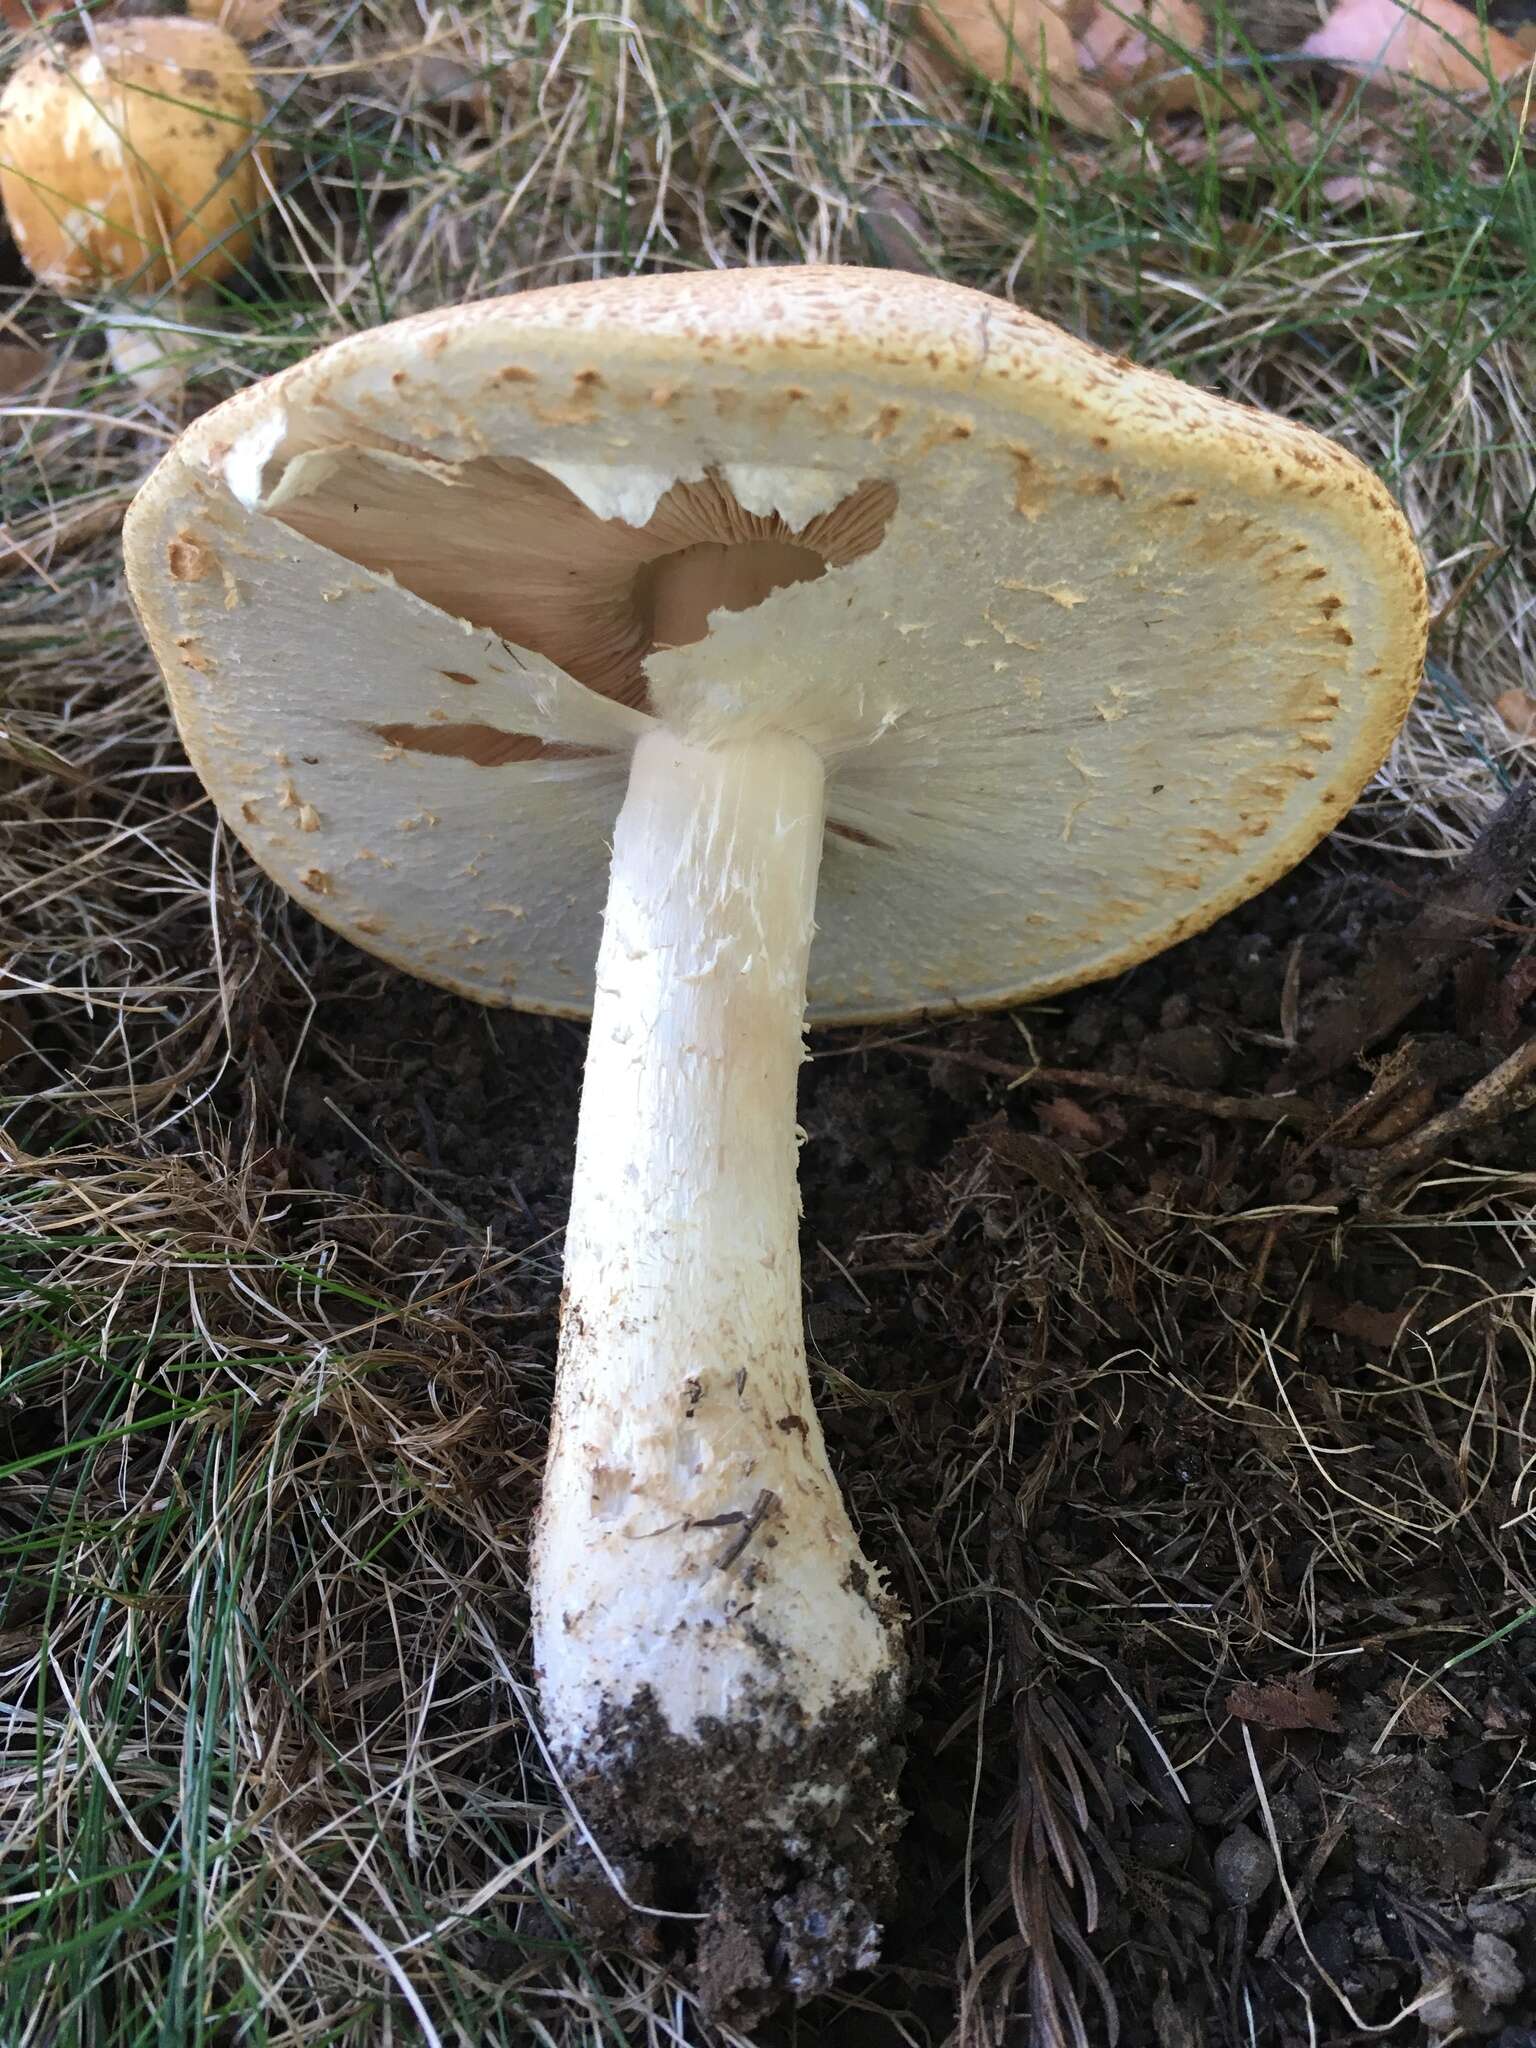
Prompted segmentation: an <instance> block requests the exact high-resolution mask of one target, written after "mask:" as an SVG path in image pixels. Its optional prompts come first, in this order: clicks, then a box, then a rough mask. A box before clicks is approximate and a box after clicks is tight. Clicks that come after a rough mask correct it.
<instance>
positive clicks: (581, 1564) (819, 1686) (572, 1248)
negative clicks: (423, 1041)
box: [533, 730, 901, 2010]
mask: <svg viewBox="0 0 1536 2048" xmlns="http://www.w3.org/2000/svg"><path fill="white" fill-rule="evenodd" d="M823 781H824V776H823V769H822V763H821V758H820V756H819V755H818V754H817V753H816V751H815V750H814V749H813V748H812V747H810V746H808V745H807V744H806V743H805V742H804V741H802V740H799V739H795V738H791V737H785V736H772V737H767V738H759V739H755V740H751V741H747V742H742V743H737V744H733V745H728V746H719V747H712V748H706V747H700V746H695V745H692V744H690V743H688V742H687V741H684V740H681V739H679V738H677V737H676V736H674V735H673V734H672V733H670V732H668V731H665V730H660V731H656V732H653V733H649V734H647V735H646V736H645V737H644V738H643V739H642V740H641V741H640V743H639V745H638V746H637V747H636V749H635V754H634V760H633V766H632V768H631V772H630V780H629V789H628V794H627V796H626V799H625V803H624V807H623V810H622V812H621V814H620V817H619V821H618V825H617V828H616V830H615V834H614V845H613V864H612V870H611V877H610V883H609V894H608V905H607V914H606V922H605V927H604V933H603V942H602V948H601V951H600V953H599V956H598V966H597V994H596V1001H595V1004H594V1007H593V1014H592V1036H591V1043H590V1047H589V1051H588V1055H587V1069H586V1080H585V1085H584V1092H583V1096H582V1105H581V1119H580V1127H579V1133H578V1138H577V1150H576V1173H575V1184H574V1187H573V1190H572V1198H571V1214H570V1223H569V1227H568V1231H567V1236H566V1254H565V1284H566V1300H565V1313H564V1320H563V1325H562V1330H561V1343H560V1364H559V1378H558V1385H557V1391H556V1404H555V1409H556V1412H555V1421H554V1430H553V1434H552V1439H551V1445H550V1452H549V1462H548V1466H547V1469H546V1476H545V1490H544V1502H543V1509H542V1516H541V1522H540V1529H539V1537H538V1544H537V1549H536V1554H535V1562H534V1584H533V1592H534V1609H535V1629H536V1635H537V1650H538V1662H539V1673H540V1686H541V1692H542V1698H543V1703H544V1710H545V1715H546V1719H547V1721H548V1724H549V1727H550V1731H551V1737H552V1741H553V1746H554V1749H555V1752H556V1755H557V1757H558V1758H559V1759H560V1761H561V1763H562V1766H563V1767H564V1768H565V1770H566V1771H567V1773H568V1775H569V1778H570V1781H571V1783H572V1789H573V1791H574V1792H575V1794H576V1797H577V1801H578V1805H579V1806H581V1808H582V1810H583V1811H584V1813H585V1814H586V1816H587V1817H588V1819H589V1820H590V1821H591V1822H592V1824H593V1826H594V1830H595V1832H596V1834H597V1836H598V1839H599V1840H600V1841H601V1842H602V1844H603V1846H604V1849H605V1852H606V1853H607V1854H608V1855H609V1857H610V1858H611V1859H612V1861H613V1862H614V1863H616V1864H617V1865H618V1866H619V1867H620V1869H621V1870H622V1871H623V1873H624V1875H625V1879H626V1888H627V1889H628V1891H629V1894H630V1897H631V1898H632V1899H635V1898H638V1899H639V1900H640V1901H641V1902H643V1901H644V1898H645V1896H646V1892H647V1883H648V1873H649V1874H650V1876H654V1874H655V1870H656V1865H655V1860H654V1855H653V1853H652V1852H655V1851H657V1850H658V1849H661V1848H663V1847H665V1848H666V1849H667V1850H668V1852H669V1853H668V1863H667V1872H668V1878H669V1881H670V1883H671V1884H672V1886H673V1895H672V1897H671V1898H670V1899H669V1900H668V1903H669V1904H673V1905H675V1904H676V1903H677V1891H676V1886H677V1879H678V1871H679V1868H680V1867H682V1868H683V1869H684V1870H685V1871H686V1880H685V1884H684V1891H685V1893H686V1896H687V1898H688V1900H689V1901H690V1909H691V1910H696V1911H702V1912H704V1913H705V1914H706V1915H707V1916H708V1917H709V1923H710V1924H709V1925H708V1926H706V1928H705V1930H704V1933H703V1936H702V1937H701V1939H702V1942H703V1945H704V1946H705V1947H706V1948H707V1946H708V1942H709V1940H710V1938H711V1937H710V1927H715V1928H717V1929H719V1930H721V1931H722V1938H724V1933H725V1932H727V1931H729V1932H731V1933H732V1934H736V1935H739V1932H740V1931H741V1929H742V1928H743V1927H744V1926H745V1927H747V1928H748V1929H749V1930H750V1931H753V1932H754V1933H755V1934H756V1935H757V1937H758V1940H759V1952H760V1953H761V1954H762V1955H763V1956H764V1957H765V1958H766V1959H767V1961H766V1967H767V1968H768V1969H769V1970H771V1971H772V1973H773V1975H774V1978H775V1980H776V1981H777V1982H778V1983H780V1984H783V1983H785V1982H788V1983H789V1984H790V1985H791V1987H792V1988H794V1989H795V1990H797V1991H801V1992H804V1991H809V1990H813V1989H815V1988H817V1987H818V1986H819V1985H822V1984H825V1983H829V1982H831V1981H832V1980H833V1978H835V1976H836V1975H837V1974H838V1972H839V1971H840V1970H842V1969H846V1968H847V1967H849V1966H850V1965H854V1964H857V1963H859V1962H860V1961H863V1962H868V1961H870V1960H872V1959H873V1954H874V1939H875V1935H876V1932H877V1928H876V1925H875V1918H874V1915H875V1912H876V1910H877V1907H878V1891H879V1889H880V1886H881V1884H882V1883H883V1881H884V1878H885V1875H886V1872H885V1867H884V1865H885V1856H886V1848H887V1844H888V1841H889V1839H890V1836H891V1834H892V1833H893V1832H894V1824H895V1821H896V1819H897V1817H898V1815H897V1809H896V1806H895V1801H894V1778H895V1771H896V1768H897V1766H898V1764H899V1756H898V1754H897V1752H896V1749H895V1746H894V1742H893V1740H892V1735H893V1731H894V1723H895V1717H896V1714H897V1711H898V1706H899V1698H898V1695H899V1690H900V1686H899V1674H900V1668H901V1651H900V1641H899V1636H898V1633H897V1629H896V1620H897V1615H896V1610H895V1608H894V1604H893V1603H892V1602H891V1601H890V1600H889V1599H888V1598H887V1597H886V1596H885V1595H884V1594H883V1593H882V1591H881V1590H880V1588H879V1586H878V1584H877V1582H876V1578H875V1574H874V1572H873V1571H872V1569H871V1568H870V1566H869V1565H868V1564H867V1563H866V1562H865V1560H864V1558H863V1556H862V1555H861V1553H860V1551H859V1547H858V1543H857V1540H856V1538H855V1536H854V1533H853V1529H852V1526H851V1524H850V1522H849V1520H848V1515H847V1512H846V1510H845V1509H844V1506H843V1503H842V1499H841V1496H840V1494H839V1492H838V1488H837V1483H836V1481H835V1479H834V1478H833V1475H832V1470H831V1467H830V1465H829V1464H828V1462H827V1455H826V1449H825V1446H824V1443H823V1440H822V1433H821V1428H820V1425H819V1423H818V1422H817V1419H816V1415H815V1411H814V1409H813V1407H812V1404H811V1390H810V1382H809V1378H808V1375H807V1371H806V1360H805V1342H804V1334H803V1325H802V1310H801V1300H800V1258H799V1247H798V1241H797V1232H798V1220H799V1196H798V1191H797V1187H796V1166H797V1157H798V1146H799V1132H798V1130H797V1127H796V1123H795V1085H796V1076H797V1072H798V1069H799V1067H800V1064H801V1061H802V1059H803V1058H804V1048H803V1044H802V1037H801V1034H802V1029H803V1019H804V1007H805V979H806V963H807V958H808V956H809V952H810V944H811V936H812V931H813V922H812V913H813V910H814V906H815V898H816V879H817V870H818V867H819V864H820V859H821V839H822V824H823ZM679 1858H681V1866H680V1863H679ZM791 1866H792V1867H791ZM816 1885H819V1886H820V1887H821V1888H822V1897H821V1908H820V1919H819V1920H818V1919H817V1918H816V1915H815V1914H814V1913H813V1912H812V1911H811V1910H810V1908H809V1907H808V1906H807V1907H806V1909H805V1911H803V1912H797V1911H796V1910H795V1908H794V1906H793V1900H792V1895H793V1894H795V1893H796V1892H797V1891H798V1892H800V1893H802V1894H804V1895H805V1896H806V1897H808V1896H809V1894H808V1893H807V1892H806V1887H807V1886H816ZM828 1887H831V1892H830V1893H829V1892H828V1891H827V1888H828ZM861 1890H862V1893H863V1896H860V1892H861ZM833 1894H835V1895H836V1906H837V1910H836V1911H835V1912H833V1913H831V1915H830V1918H829V1915H828V1911H827V1908H826V1898H827V1896H831V1895H833ZM652 1895H653V1896H654V1895H655V1894H654V1891H653V1892H652ZM786 1902H789V1903H788V1904H786ZM804 1903H805V1900H804V1898H802V1905H804ZM775 1915H776V1916H777V1917H776V1918H775ZM807 1921H810V1922H812V1923H814V1927H813V1932H812V1933H811V1934H809V1935H806V1934H804V1932H803V1929H804V1925H805V1923H806V1922H807ZM796 1925H799V1926H800V1927H801V1929H802V1933H801V1936H800V1937H799V1946H798V1948H796V1947H794V1945H793V1943H792V1942H791V1943H790V1946H789V1947H786V1942H787V1941H788V1940H789V1937H787V1936H786V1934H785V1932H784V1930H785V1928H786V1927H790V1928H793V1927H794V1926H796ZM737 1946H738V1952H739V1942H738V1945H737ZM767 1981H768V1980H767V1977H766V1976H765V1978H764V1983H766V1982H767ZM733 1995H734V1994H733ZM737 2009H738V2010H739V2009H740V2004H739V1999H738V2004H737Z"/></svg>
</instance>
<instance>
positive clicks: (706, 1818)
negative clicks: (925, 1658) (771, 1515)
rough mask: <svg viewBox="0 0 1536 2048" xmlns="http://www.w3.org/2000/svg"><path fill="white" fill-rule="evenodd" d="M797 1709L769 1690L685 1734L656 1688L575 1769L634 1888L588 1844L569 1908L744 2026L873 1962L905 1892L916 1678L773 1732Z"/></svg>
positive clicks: (587, 1805) (606, 1851)
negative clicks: (911, 1702)
mask: <svg viewBox="0 0 1536 2048" xmlns="http://www.w3.org/2000/svg"><path fill="white" fill-rule="evenodd" d="M794 1711H795V1707H794V1702H793V1701H792V1700H790V1699H788V1698H779V1699H777V1700H768V1699H765V1700H763V1701H761V1702H760V1703H759V1712H758V1713H756V1714H741V1715H737V1716H733V1718H732V1719H731V1720H730V1721H728V1722H726V1721H717V1722H709V1723H705V1724H703V1725H702V1726H701V1727H700V1728H699V1730H698V1732H697V1734H696V1736H692V1737H690V1736H679V1735H677V1734H674V1733H673V1732H672V1730H671V1729H669V1728H668V1727H667V1725H666V1723H665V1721H664V1719H663V1718H662V1716H661V1714H660V1712H659V1711H658V1710H657V1708H656V1706H655V1704H654V1701H653V1700H652V1699H651V1698H650V1697H649V1696H648V1695H647V1694H645V1693H642V1694H641V1695H640V1696H639V1697H638V1698H636V1699H635V1700H633V1701H632V1702H631V1703H630V1704H629V1705H628V1706H626V1707H625V1708H623V1709H622V1710H621V1711H618V1712H615V1713H614V1714H613V1715H611V1716H610V1717H609V1718H608V1719H607V1720H606V1722H605V1725H604V1727H603V1730H602V1733H601V1739H600V1742H599V1743H597V1744H594V1745H593V1746H592V1753H591V1754H590V1755H588V1756H585V1757H583V1758H581V1759H578V1760H576V1761H575V1764H574V1769H573V1772H572V1775H571V1778H570V1780H569V1784H570V1790H571V1793H572V1796H573V1798H574V1800H575V1803H576V1807H577V1810H578V1811H579V1812H580V1813H581V1815H582V1817H583V1819H584V1820H585V1821H586V1822H587V1825H588V1826H589V1828H590V1829H591V1831H592V1833H593V1835H594V1836H595V1838H596V1840H597V1842H598V1843H599V1844H600V1846H601V1849H602V1852H603V1858H604V1859H605V1860H606V1862H607V1864H608V1866H609V1869H611V1870H612V1871H613V1873H614V1875H615V1876H617V1877H618V1879H619V1881H620V1884H621V1885H622V1887H623V1892H624V1897H623V1898H621V1897H620V1896H619V1895H618V1893H616V1892H615V1890H614V1888H613V1885H612V1883H611V1881H610V1878H609V1874H608V1870H607V1869H605V1868H604V1867H603V1862H602V1861H600V1860H599V1858H598V1857H597V1856H595V1855H594V1854H593V1853H592V1851H591V1849H590V1848H586V1847H583V1848H582V1849H580V1850H578V1851H576V1852H574V1853H573V1854H571V1855H568V1856H567V1857H566V1858H565V1859H564V1861H563V1863H562V1865H561V1867H560V1869H559V1871H558V1872H556V1873H555V1881H556V1884H557V1888H558V1889H559V1891H560V1892H561V1893H562V1895H563V1896H564V1898H565V1899H566V1901H567V1903H568V1904H569V1905H570V1906H571V1908H572V1909H573V1910H574V1911H575V1912H576V1913H577V1914H578V1915H579V1917H580V1918H581V1919H582V1920H583V1921H584V1922H585V1923H586V1925H587V1926H588V1927H589V1929H590V1930H591V1932H592V1933H593V1934H594V1935H596V1936H598V1937H599V1938H601V1939H603V1940H605V1941H610V1942H612V1941H617V1942H621V1943H622V1944H623V1945H624V1946H626V1947H628V1948H632V1949H635V1950H637V1951H638V1952H639V1953H640V1954H642V1955H649V1956H654V1957H656V1958H657V1959H658V1960H665V1961H667V1962H668V1963H669V1964H670V1965H671V1966H672V1967H673V1968H674V1969H677V1968H680V1969H681V1970H682V1971H683V1973H684V1974H685V1975H686V1976H687V1977H688V1978H689V1979H690V1980H691V1981H692V1982H693V1983H694V1984H696V1985H697V1987H698V1991H699V1996H700V1998H701V2000H702V2002H703V2004H704V2007H705V2009H706V2011H708V2012H709V2013H710V2014H711V2016H712V2017H714V2018H716V2019H719V2020H724V2021H728V2022H732V2023H734V2024H736V2025H738V2026H743V2025H750V2024H751V2023H752V2022H753V2021H755V2020H757V2019H759V2018H761V2017H762V2016H763V2015H764V2014H765V2013H767V2012H769V2011H771V2010H772V2009H773V2008H774V2007H775V2006H777V2005H779V2004H781V2003H782V2002H783V2001H784V2000H785V1999H786V1998H788V1999H792V2000H793V2001H794V2002H795V2003H796V2004H799V2003H800V2002H802V2001H803V2000H805V1999H808V1998H813V1997H815V1996H816V1995H817V1994H818V1993H820V1992H823V1991H827V1990H830V1989H831V1988H832V1987H833V1986H834V1985H835V1984H836V1983H837V1982H838V1981H839V1980H840V1979H841V1978H843V1977H844V1976H846V1975H847V1973H848V1972H849V1971H850V1970H859V1969H868V1968H870V1967H871V1965H872V1964H873V1963H874V1962H875V1961H876V1960H877V1958H878V1955H879V1949H880V1922H881V1918H882V1914H883V1908H884V1906H885V1904H886V1902H887V1901H888V1900H889V1898H890V1896H891V1893H892V1890H893V1888H894V1878H895V1867H894V1860H893V1854H892V1852H893V1849H894V1845H895V1842H896V1838H897V1836H898V1834H899V1833H900V1831H901V1826H902V1823H903V1821H904V1820H905V1818H906V1815H905V1813H904V1812H903V1810H902V1808H901V1806H900V1805H899V1804H898V1802H897V1799H896V1789H895V1788H896V1782H897V1778H898V1776H899V1774H900V1771H901V1767H902V1761H903V1751H902V1748H901V1741H900V1736H901V1727H902V1722H903V1719H904V1713H903V1708H902V1703H901V1685H900V1674H899V1673H897V1672H895V1671H893V1672H891V1673H888V1674H887V1675H886V1676H884V1677H883V1678H881V1679H880V1680H878V1681H876V1683H875V1684H874V1685H872V1686H871V1687H870V1688H869V1689H868V1691H867V1692H866V1693H865V1694H864V1695H863V1696H862V1697H860V1698H855V1699H849V1700H847V1701H845V1702H844V1703H843V1704H842V1705H841V1706H839V1707H837V1708H835V1709H834V1710H833V1711H832V1712H831V1713H829V1714H824V1715H822V1716H820V1717H818V1718H817V1719H816V1720H815V1721H814V1722H813V1723H808V1724H805V1725H804V1726H802V1727H800V1728H799V1729H797V1730H796V1731H795V1733H794V1734H793V1735H777V1736H774V1737H772V1738H770V1739H769V1740H768V1741H766V1742H764V1740H763V1739H762V1733H761V1731H762V1730H763V1729H764V1728H774V1729H782V1728H784V1727H785V1726H786V1723H787V1722H791V1721H792V1717H793V1714H794ZM818 1795H820V1796H818ZM626 1899H627V1900H628V1901H629V1902H630V1904H628V1905H626V1903H625V1900H626ZM647 1909H649V1910H647ZM658 1909H660V1910H659V1911H658ZM668 1914H676V1915H683V1914H688V1915H697V1916H699V1917H697V1918H692V1919H684V1918H669V1917H665V1916H666V1915H668Z"/></svg>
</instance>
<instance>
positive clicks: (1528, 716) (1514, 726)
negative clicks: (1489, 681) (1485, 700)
mask: <svg viewBox="0 0 1536 2048" xmlns="http://www.w3.org/2000/svg"><path fill="white" fill-rule="evenodd" d="M1493 708H1494V710H1495V711H1497V713H1498V714H1499V716H1500V718H1502V719H1503V721H1504V723H1505V724H1506V725H1507V726H1508V727H1509V729H1510V731H1511V732H1512V733H1513V734H1514V735H1515V737H1516V738H1517V739H1522V740H1536V697H1533V696H1532V695H1531V693H1530V691H1529V690H1506V691H1504V693H1503V695H1502V696H1499V697H1495V698H1494V700H1493Z"/></svg>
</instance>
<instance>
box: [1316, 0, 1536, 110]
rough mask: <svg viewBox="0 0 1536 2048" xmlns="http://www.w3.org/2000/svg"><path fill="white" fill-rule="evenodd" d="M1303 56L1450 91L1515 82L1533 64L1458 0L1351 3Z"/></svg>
mask: <svg viewBox="0 0 1536 2048" xmlns="http://www.w3.org/2000/svg"><path fill="white" fill-rule="evenodd" d="M1300 54H1301V55H1302V56H1304V57H1315V58H1318V59H1320V60H1321V61H1322V62H1323V63H1326V64H1337V65H1339V66H1340V67H1341V69H1343V70H1345V71H1349V72H1352V73H1353V74H1354V75H1355V76H1356V77H1357V78H1366V79H1369V80H1370V81H1371V82H1373V83H1378V84H1381V83H1386V84H1398V85H1401V84H1408V85H1422V86H1427V87H1428V88H1429V89H1430V90H1431V91H1434V92H1447V93H1461V92H1466V93H1486V92H1487V91H1488V89H1489V84H1490V81H1491V80H1492V81H1497V82H1498V83H1500V84H1507V83H1508V81H1509V80H1511V79H1512V78H1514V77H1515V76H1516V74H1517V73H1519V72H1521V71H1524V70H1526V69H1527V68H1528V67H1529V65H1530V63H1531V59H1530V58H1529V57H1528V56H1527V55H1526V53H1525V52H1524V51H1523V50H1522V49H1521V48H1520V45H1519V44H1518V43H1517V42H1515V41H1514V39H1513V38H1512V37H1510V36H1506V35H1504V34H1502V33H1501V32H1500V31H1499V30H1498V29H1496V28H1488V27H1486V26H1485V25H1484V24H1483V23H1482V22H1480V21H1479V20H1478V18H1477V16H1476V15H1475V14H1473V13H1472V12H1471V11H1470V10H1469V9H1468V8H1465V7H1462V6H1460V5H1458V4H1457V0H1343V4H1342V5H1341V6H1339V7H1336V8H1335V9H1334V11H1333V13H1332V14H1330V15H1329V17H1328V19H1327V20H1326V21H1325V22H1324V23H1323V25H1322V27H1321V28H1319V29H1314V30H1313V32H1312V34H1311V35H1309V36H1308V37H1307V39H1306V41H1305V42H1304V43H1303V44H1302V45H1301V51H1300Z"/></svg>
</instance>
